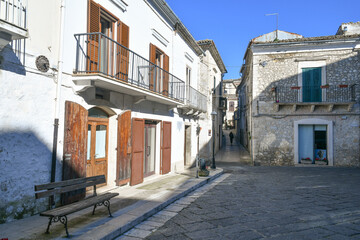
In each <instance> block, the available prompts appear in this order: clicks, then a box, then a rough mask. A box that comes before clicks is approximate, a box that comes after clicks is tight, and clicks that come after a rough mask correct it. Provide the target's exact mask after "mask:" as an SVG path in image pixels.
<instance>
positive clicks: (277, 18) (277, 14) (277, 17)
mask: <svg viewBox="0 0 360 240" xmlns="http://www.w3.org/2000/svg"><path fill="white" fill-rule="evenodd" d="M274 15H275V16H276V40H279V38H278V37H279V36H278V29H279V13H268V14H265V16H274Z"/></svg>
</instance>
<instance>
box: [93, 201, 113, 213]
mask: <svg viewBox="0 0 360 240" xmlns="http://www.w3.org/2000/svg"><path fill="white" fill-rule="evenodd" d="M101 205H104V206H105V207H107V209H108V211H109V216H110V217H112V215H111V211H110V201H109V200H105V201H103V202H101V203H97V204H95V205H94V209H93V215H94V213H95V208H96V207H97V206H101Z"/></svg>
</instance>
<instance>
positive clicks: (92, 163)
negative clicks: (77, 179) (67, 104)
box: [86, 117, 109, 185]
mask: <svg viewBox="0 0 360 240" xmlns="http://www.w3.org/2000/svg"><path fill="white" fill-rule="evenodd" d="M108 127H109V120H108V119H107V118H94V117H88V143H87V146H88V152H87V157H86V176H87V177H92V176H97V175H105V178H106V179H107V165H108V163H107V159H108V154H107V149H108V132H109V130H108ZM104 185H106V184H104Z"/></svg>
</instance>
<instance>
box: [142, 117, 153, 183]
mask: <svg viewBox="0 0 360 240" xmlns="http://www.w3.org/2000/svg"><path fill="white" fill-rule="evenodd" d="M144 146H145V149H144V152H145V154H144V177H147V176H150V175H153V174H154V173H155V160H156V124H155V123H153V122H149V121H145V129H144Z"/></svg>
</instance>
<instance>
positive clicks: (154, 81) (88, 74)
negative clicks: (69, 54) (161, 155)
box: [73, 33, 185, 107]
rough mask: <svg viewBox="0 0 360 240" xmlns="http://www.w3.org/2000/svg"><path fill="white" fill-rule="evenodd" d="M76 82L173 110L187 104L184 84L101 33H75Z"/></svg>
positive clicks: (81, 87)
mask: <svg viewBox="0 0 360 240" xmlns="http://www.w3.org/2000/svg"><path fill="white" fill-rule="evenodd" d="M75 39H76V42H77V45H76V67H75V71H74V76H73V81H74V83H75V84H76V85H77V86H79V87H80V88H79V91H82V89H86V88H88V87H99V88H104V89H108V90H112V91H116V92H120V93H125V94H128V95H131V96H134V98H135V101H136V102H140V101H142V100H149V101H154V102H159V103H162V104H165V105H170V106H172V107H174V106H177V105H179V104H183V103H184V96H185V83H184V82H183V81H182V80H180V79H179V78H177V77H175V76H174V75H172V74H171V73H169V72H167V71H165V70H164V69H162V68H160V67H159V66H157V65H155V64H153V63H151V62H150V61H148V60H147V59H145V58H143V57H142V56H140V55H138V54H136V53H135V52H133V51H131V50H130V49H128V48H126V47H124V46H122V45H120V44H119V43H118V42H116V41H114V40H112V39H111V38H109V37H107V36H105V35H104V34H102V33H84V34H76V35H75Z"/></svg>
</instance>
